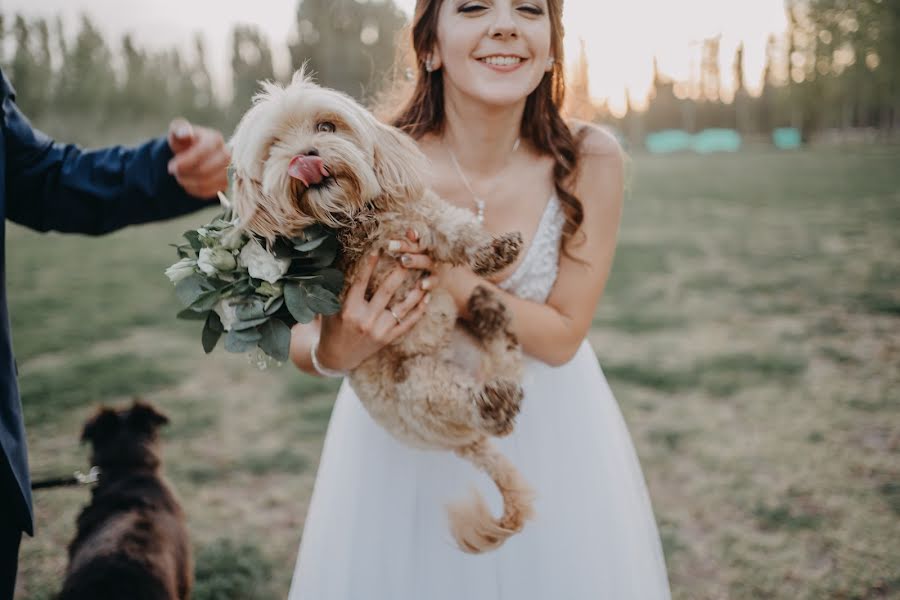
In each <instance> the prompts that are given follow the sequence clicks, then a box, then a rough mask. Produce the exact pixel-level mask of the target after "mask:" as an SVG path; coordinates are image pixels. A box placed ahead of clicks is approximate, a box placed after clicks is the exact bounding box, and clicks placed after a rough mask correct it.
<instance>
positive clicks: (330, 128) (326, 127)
mask: <svg viewBox="0 0 900 600" xmlns="http://www.w3.org/2000/svg"><path fill="white" fill-rule="evenodd" d="M335 129H336V127H335V126H334V123H332V122H331V121H322V122H321V123H319V124H318V125H316V131H318V132H319V133H334V130H335Z"/></svg>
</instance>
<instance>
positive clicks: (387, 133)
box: [375, 123, 428, 209]
mask: <svg viewBox="0 0 900 600" xmlns="http://www.w3.org/2000/svg"><path fill="white" fill-rule="evenodd" d="M427 168H428V162H427V159H426V158H425V155H424V154H422V151H421V150H419V149H418V148H417V147H416V144H415V142H413V140H412V138H410V137H409V136H407V135H405V134H404V133H402V132H400V131H399V130H398V129H396V128H394V127H389V126H387V125H382V124H381V123H378V124H377V125H376V136H375V177H376V178H377V179H378V185H379V186H380V187H381V193H382V198H381V199H382V200H383V201H386V202H387V203H388V206H383V207H381V208H382V209H389V208H391V204H392V203H393V202H403V201H406V200H418V199H419V198H421V197H422V194H423V193H424V192H425V182H424V179H423V175H424V173H425V172H426V171H427Z"/></svg>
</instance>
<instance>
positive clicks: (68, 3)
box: [4, 0, 786, 114]
mask: <svg viewBox="0 0 900 600" xmlns="http://www.w3.org/2000/svg"><path fill="white" fill-rule="evenodd" d="M357 1H366V0H357ZM395 1H396V4H397V5H398V6H400V7H401V8H402V9H403V10H405V11H406V12H407V13H408V14H409V13H411V11H412V8H413V6H414V5H415V0H395ZM296 7H297V1H296V0H255V1H254V2H246V1H242V0H217V1H216V2H212V1H208V0H194V1H192V2H184V1H181V0H154V1H153V2H149V1H135V2H127V3H126V2H121V0H41V2H40V3H34V2H32V1H29V0H7V1H6V2H5V3H4V12H5V13H7V14H8V13H14V12H22V13H24V14H26V15H29V16H45V17H54V16H55V15H57V14H61V15H62V16H63V18H64V20H65V22H66V23H67V26H68V27H69V29H70V31H69V33H70V34H72V35H74V30H75V28H76V27H77V23H78V18H79V15H80V14H82V13H87V14H89V15H90V16H91V18H92V19H93V20H94V21H95V23H97V24H98V25H99V26H100V28H101V29H102V30H103V32H104V33H105V34H106V35H107V36H108V39H117V38H118V37H119V36H121V35H122V34H123V33H125V32H132V33H133V34H134V35H135V37H136V38H137V40H138V41H139V43H141V44H142V45H144V46H148V47H154V46H159V47H163V46H171V45H179V46H180V47H182V48H184V49H188V48H189V47H190V40H191V38H192V35H193V34H194V33H196V32H200V33H201V34H202V35H203V36H204V38H205V40H206V43H207V47H208V49H209V56H210V61H209V62H210V69H211V70H212V74H213V77H214V78H215V79H216V82H217V85H218V86H219V87H220V89H222V90H223V91H227V89H228V82H227V81H226V76H225V73H226V72H227V69H228V65H229V60H230V59H229V56H228V43H227V42H228V36H229V32H230V30H231V28H232V27H233V25H234V24H235V23H251V24H254V25H256V26H258V27H259V28H260V29H261V30H262V31H264V32H265V33H266V35H267V36H268V38H269V41H270V43H272V44H273V47H274V50H275V67H276V70H277V72H279V73H281V74H286V72H287V71H288V69H289V60H288V56H287V50H286V45H287V41H288V39H289V38H290V36H291V35H292V33H293V31H292V30H293V27H294V20H295V19H294V15H295V11H296ZM565 11H566V14H565V26H566V32H567V37H566V52H567V54H568V58H569V61H570V62H571V61H572V60H574V59H575V58H576V57H577V55H578V51H579V40H584V42H585V47H586V51H587V56H588V60H589V63H590V79H591V92H592V95H593V96H594V98H595V99H596V100H598V101H599V100H604V99H608V101H609V103H610V107H611V108H612V109H613V111H614V112H616V113H619V114H620V113H621V112H622V111H623V109H624V107H625V89H626V88H627V89H629V90H630V92H631V96H632V99H633V100H634V102H635V104H636V105H637V106H639V107H640V106H642V104H643V102H644V100H645V98H646V94H647V91H648V89H649V87H650V83H651V81H652V65H653V58H654V57H657V59H658V61H659V65H660V69H661V70H662V71H663V72H664V73H665V74H667V75H669V76H670V77H672V78H673V79H675V80H677V81H684V80H688V79H690V78H691V76H692V73H696V71H697V70H698V69H699V62H700V60H699V56H700V46H701V44H702V40H703V39H704V38H708V37H713V36H716V35H720V34H721V36H722V37H721V46H720V50H721V54H720V70H721V75H722V83H723V88H724V90H725V93H726V95H727V94H728V92H729V91H730V90H731V88H732V84H733V78H732V63H733V60H734V53H735V50H736V48H737V46H738V44H739V43H741V42H743V43H744V45H745V48H746V50H745V62H744V71H745V73H746V78H747V85H748V87H749V88H750V91H751V92H753V91H756V90H758V88H759V86H760V83H761V82H760V77H761V74H762V70H763V65H764V62H765V47H766V40H767V37H768V35H769V34H772V33H774V34H776V35H777V34H781V33H782V32H783V31H784V30H785V28H786V19H785V14H784V6H783V2H782V0H682V1H680V2H671V1H669V0H627V1H626V0H615V1H611V0H567V1H566V3H565Z"/></svg>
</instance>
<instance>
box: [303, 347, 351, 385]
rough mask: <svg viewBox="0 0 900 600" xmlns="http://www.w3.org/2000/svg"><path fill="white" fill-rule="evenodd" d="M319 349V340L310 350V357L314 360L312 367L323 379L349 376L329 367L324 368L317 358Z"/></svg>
mask: <svg viewBox="0 0 900 600" xmlns="http://www.w3.org/2000/svg"><path fill="white" fill-rule="evenodd" d="M318 349H319V340H316V341H315V343H314V344H313V345H312V347H311V348H310V349H309V357H310V359H311V360H312V366H313V369H314V370H315V372H316V373H318V374H319V375H321V376H322V377H334V378H338V377H344V376H345V375H347V374H346V373H345V372H343V371H338V370H336V369H329V368H327V367H323V366H322V363H320V362H319V357H318V356H316V350H318Z"/></svg>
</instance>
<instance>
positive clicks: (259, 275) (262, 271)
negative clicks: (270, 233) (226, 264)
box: [240, 239, 291, 283]
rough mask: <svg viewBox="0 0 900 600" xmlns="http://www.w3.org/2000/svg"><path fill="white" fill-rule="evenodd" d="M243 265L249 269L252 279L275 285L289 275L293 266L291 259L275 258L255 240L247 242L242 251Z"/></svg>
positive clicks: (241, 259)
mask: <svg viewBox="0 0 900 600" xmlns="http://www.w3.org/2000/svg"><path fill="white" fill-rule="evenodd" d="M240 261H241V264H242V265H243V266H245V267H247V271H248V272H249V273H250V277H253V278H254V279H262V280H263V281H268V282H269V283H275V282H276V281H278V280H279V279H281V277H282V276H283V275H284V274H285V273H287V271H288V268H290V266H291V259H289V258H275V257H274V256H273V255H271V254H269V253H268V252H267V251H266V249H265V248H263V247H262V246H261V245H260V243H259V242H257V241H256V240H255V239H253V240H250V241H249V242H247V243H246V244H245V245H244V247H243V248H242V249H241V256H240Z"/></svg>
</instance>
